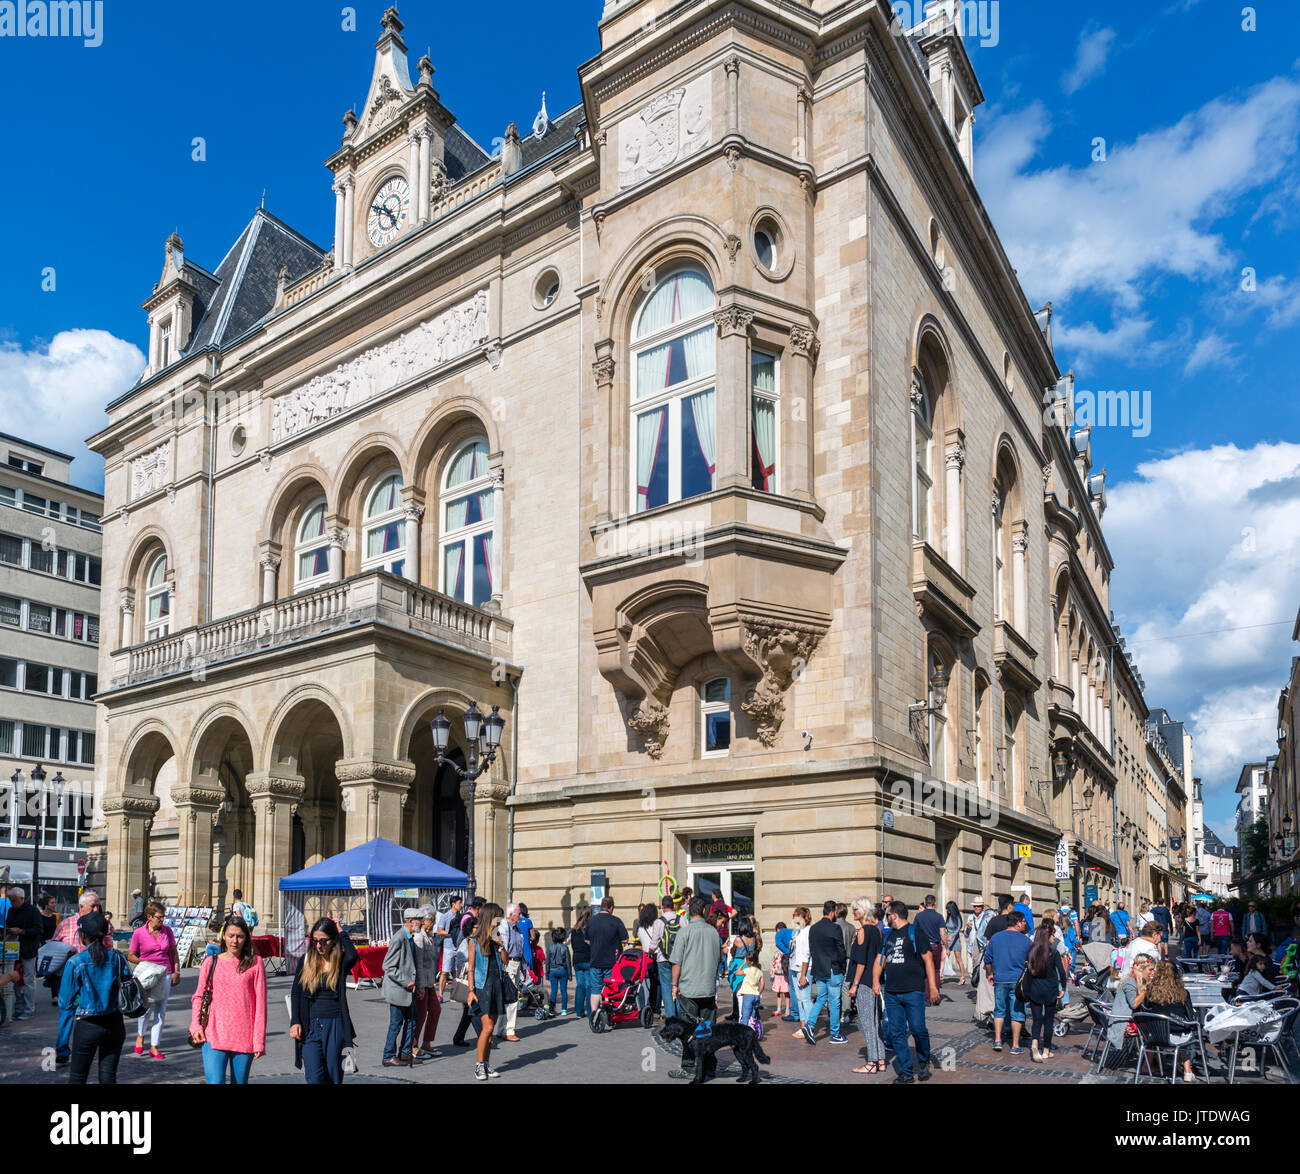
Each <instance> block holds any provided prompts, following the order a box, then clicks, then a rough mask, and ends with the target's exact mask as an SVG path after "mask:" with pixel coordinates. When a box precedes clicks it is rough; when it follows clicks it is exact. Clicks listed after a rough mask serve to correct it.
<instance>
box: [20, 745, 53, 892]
mask: <svg viewBox="0 0 1300 1174" xmlns="http://www.w3.org/2000/svg"><path fill="white" fill-rule="evenodd" d="M31 779H32V789H33V791H35V793H36V838H35V839H34V840H33V841H32V905H33V906H35V905H36V902H37V898H39V897H40V895H41V837H42V836H43V835H44V834H45V768H44V767H42V766H41V764H40V763H39V762H38V763H36V765H35V766H33V767H32V774H31ZM9 781H10V782H11V783H12V784H13V788H14V791H13V793H14V798H15V800H16V799H17V797H18V791H19V788H21V787H22V786H23V784H24V780H23V772H22V771H21V770H16V771H14V773H13V775H12V776H11V777H10V779H9ZM54 781H55V783H56V784H61V783H62V782H63V772H62V771H60V772H59V773H58V775H57V776H56V778H55V780H54Z"/></svg>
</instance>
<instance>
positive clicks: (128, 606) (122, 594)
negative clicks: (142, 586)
mask: <svg viewBox="0 0 1300 1174" xmlns="http://www.w3.org/2000/svg"><path fill="white" fill-rule="evenodd" d="M118 607H120V608H121V609H122V610H123V611H124V612H126V614H127V615H131V614H133V613H134V612H135V588H134V587H123V588H122V589H121V590H120V591H118Z"/></svg>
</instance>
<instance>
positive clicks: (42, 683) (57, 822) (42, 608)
mask: <svg viewBox="0 0 1300 1174" xmlns="http://www.w3.org/2000/svg"><path fill="white" fill-rule="evenodd" d="M71 463H72V458H71V457H70V456H68V455H67V454H66V453H61V452H56V451H54V450H53V449H48V448H45V447H43V446H42V445H39V444H32V443H30V442H28V441H24V440H20V439H18V438H17V437H14V436H8V435H6V434H3V433H0V869H3V868H4V867H5V866H7V867H8V869H9V878H10V880H11V881H14V882H17V883H23V884H30V883H31V873H32V863H33V856H34V849H35V848H36V846H37V843H38V837H39V849H40V851H39V857H40V860H39V864H40V873H39V881H40V884H41V887H42V888H44V889H46V890H48V891H52V892H55V893H56V894H57V895H58V897H59V899H60V902H61V903H63V904H67V903H68V902H69V901H70V900H71V899H72V898H74V897H75V894H76V889H77V884H78V865H79V864H80V863H82V862H84V861H85V859H86V835H87V833H88V832H89V830H90V825H91V803H92V801H93V786H92V779H93V776H94V763H95V729H96V723H95V703H94V701H93V700H92V698H93V697H94V696H95V693H96V692H97V691H98V688H99V684H98V672H99V599H100V578H101V568H100V542H101V536H100V521H99V519H100V513H101V511H102V509H103V497H102V496H101V495H100V494H98V493H94V492H92V491H90V490H88V489H83V488H80V487H78V486H76V485H73V484H72V483H71ZM41 771H44V772H45V779H44V781H43V783H42V782H40V780H39V775H40V772H41ZM34 775H35V776H36V777H35V778H34V777H33V776H34Z"/></svg>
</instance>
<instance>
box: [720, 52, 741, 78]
mask: <svg viewBox="0 0 1300 1174" xmlns="http://www.w3.org/2000/svg"><path fill="white" fill-rule="evenodd" d="M722 68H723V69H725V70H726V71H727V72H728V73H739V72H740V58H739V57H738V56H737V55H735V54H732V56H730V57H728V58H727V59H726V60H725V61H724V62H723V63H722Z"/></svg>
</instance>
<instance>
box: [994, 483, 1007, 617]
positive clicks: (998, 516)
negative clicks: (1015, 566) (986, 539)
mask: <svg viewBox="0 0 1300 1174" xmlns="http://www.w3.org/2000/svg"><path fill="white" fill-rule="evenodd" d="M1005 513H1006V496H1005V494H1004V493H1003V492H1002V489H1001V488H1000V487H998V486H996V485H995V486H994V487H993V618H994V619H995V620H1000V619H1002V617H1003V615H1004V614H1005V611H1004V608H1003V596H1004V594H1005V593H1006V589H1007V564H1006V558H1005V549H1006V527H1005V526H1004V525H1003V521H1002V519H1003V515H1004V514H1005Z"/></svg>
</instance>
